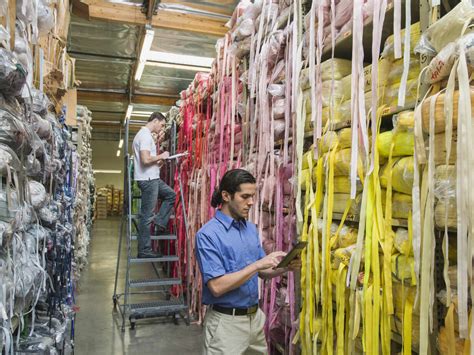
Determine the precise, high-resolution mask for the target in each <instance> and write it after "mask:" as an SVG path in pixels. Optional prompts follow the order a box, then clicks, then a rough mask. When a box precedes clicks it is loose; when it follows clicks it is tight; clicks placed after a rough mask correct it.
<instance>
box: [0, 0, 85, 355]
mask: <svg viewBox="0 0 474 355" xmlns="http://www.w3.org/2000/svg"><path fill="white" fill-rule="evenodd" d="M7 3H8V4H7ZM15 3H16V6H10V5H12V4H15ZM68 16H69V5H68V2H67V1H63V0H58V1H44V0H39V1H33V2H31V1H26V0H18V1H16V2H6V1H3V2H2V3H1V4H0V23H1V24H3V25H4V24H8V27H3V26H2V25H0V47H1V48H0V102H1V105H0V106H1V109H0V126H1V129H0V175H1V177H2V179H1V180H2V181H1V185H2V186H1V191H2V192H1V193H0V230H1V232H0V235H1V236H0V284H1V285H2V291H1V292H0V328H1V329H2V337H1V338H0V348H1V349H2V352H5V353H6V354H12V353H13V352H14V351H17V352H18V353H32V352H46V353H58V352H61V353H70V352H71V351H72V345H71V339H70V337H71V335H72V334H73V333H74V332H73V330H72V329H71V328H72V326H73V325H72V317H73V313H74V312H73V304H72V303H73V290H74V276H75V274H74V264H76V265H80V264H81V262H82V261H81V256H79V259H76V260H74V253H73V249H74V247H75V244H76V243H77V244H78V248H79V249H82V248H84V246H85V244H86V243H87V239H88V238H87V234H84V233H83V231H82V230H80V229H77V227H78V226H77V225H75V223H74V218H76V216H77V215H83V214H85V213H87V212H86V211H83V210H82V207H81V204H82V202H81V200H80V199H81V197H79V199H78V200H76V194H85V195H86V196H89V195H88V192H82V190H83V189H84V190H85V189H87V190H88V189H89V188H90V184H89V181H88V178H89V177H88V176H87V175H86V176H84V178H85V180H86V181H87V184H86V186H87V187H84V186H83V185H82V184H81V183H79V181H77V176H78V171H79V170H80V168H82V169H84V168H85V165H82V166H81V167H79V165H80V159H81V157H80V155H82V154H83V153H86V151H80V152H79V153H78V152H75V150H74V147H73V145H72V144H71V136H70V133H69V131H68V130H67V129H66V127H65V126H64V125H63V122H64V119H65V112H64V108H63V104H62V103H61V99H62V96H63V95H64V93H65V92H66V91H67V90H68V89H70V88H71V86H72V83H73V82H74V75H73V65H72V61H71V60H70V59H69V58H68V56H67V54H66V51H65V43H66V40H67V28H68ZM9 49H11V51H10V50H9ZM65 109H66V110H70V107H65ZM69 113H70V112H69ZM74 113H75V112H72V115H73V116H74ZM87 155H88V157H89V160H88V162H89V171H90V150H88V151H87ZM84 163H86V161H84ZM86 223H87V222H86ZM75 227H76V228H75ZM75 233H76V234H75ZM29 314H32V316H30V315H29ZM13 336H15V337H16V341H13V339H12V337H13Z"/></svg>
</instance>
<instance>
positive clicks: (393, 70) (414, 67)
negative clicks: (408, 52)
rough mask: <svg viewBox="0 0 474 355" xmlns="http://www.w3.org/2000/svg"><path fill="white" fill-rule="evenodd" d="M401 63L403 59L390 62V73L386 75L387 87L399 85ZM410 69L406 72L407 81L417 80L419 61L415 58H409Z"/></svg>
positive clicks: (401, 71)
mask: <svg viewBox="0 0 474 355" xmlns="http://www.w3.org/2000/svg"><path fill="white" fill-rule="evenodd" d="M403 61H404V59H403V58H401V59H398V60H396V61H394V62H392V65H391V67H390V71H389V73H388V77H387V78H388V79H387V80H388V82H387V84H389V85H394V84H397V83H400V81H401V80H402V74H403ZM409 65H410V69H409V71H408V80H409V81H410V80H418V76H419V75H420V71H421V69H420V60H419V59H418V58H417V57H410V64H409Z"/></svg>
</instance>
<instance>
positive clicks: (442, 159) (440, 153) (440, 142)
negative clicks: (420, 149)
mask: <svg viewBox="0 0 474 355" xmlns="http://www.w3.org/2000/svg"><path fill="white" fill-rule="evenodd" d="M457 141H458V135H457V131H454V132H453V139H452V142H451V154H450V157H449V161H448V163H449V164H456V158H457ZM446 154H447V152H446V134H445V133H439V134H435V148H434V156H435V164H436V165H443V164H446Z"/></svg>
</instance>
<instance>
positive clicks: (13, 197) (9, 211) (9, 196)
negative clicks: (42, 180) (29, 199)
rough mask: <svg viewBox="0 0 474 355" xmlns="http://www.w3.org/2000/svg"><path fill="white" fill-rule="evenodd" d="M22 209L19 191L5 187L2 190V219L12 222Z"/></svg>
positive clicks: (0, 210)
mask: <svg viewBox="0 0 474 355" xmlns="http://www.w3.org/2000/svg"><path fill="white" fill-rule="evenodd" d="M19 210H20V201H19V199H18V193H17V192H16V191H15V190H14V189H13V188H10V189H7V190H5V189H3V190H1V191H0V220H1V221H4V222H8V223H10V222H12V221H13V219H14V218H15V217H16V214H17V212H18V211H19Z"/></svg>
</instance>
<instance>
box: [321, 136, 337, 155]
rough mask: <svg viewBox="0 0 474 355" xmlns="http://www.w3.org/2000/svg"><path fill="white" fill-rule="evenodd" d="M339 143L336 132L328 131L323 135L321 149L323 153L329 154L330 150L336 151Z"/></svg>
mask: <svg viewBox="0 0 474 355" xmlns="http://www.w3.org/2000/svg"><path fill="white" fill-rule="evenodd" d="M338 143H339V137H338V134H337V132H335V131H327V132H326V133H324V134H323V136H322V137H321V141H320V144H321V145H320V147H321V152H322V153H327V152H329V151H330V150H332V149H334V148H335V147H336V145H337V144H338Z"/></svg>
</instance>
